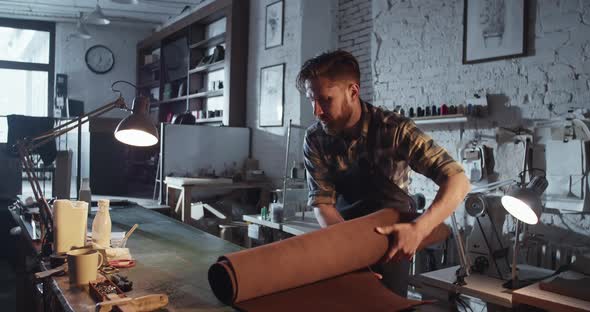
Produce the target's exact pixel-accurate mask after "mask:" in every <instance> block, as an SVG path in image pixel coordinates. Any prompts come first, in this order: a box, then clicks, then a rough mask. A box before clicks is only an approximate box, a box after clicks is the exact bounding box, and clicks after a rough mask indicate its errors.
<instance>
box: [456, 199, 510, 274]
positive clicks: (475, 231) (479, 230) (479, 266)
mask: <svg viewBox="0 0 590 312" xmlns="http://www.w3.org/2000/svg"><path fill="white" fill-rule="evenodd" d="M500 197H501V196H499V195H493V194H486V193H470V194H468V195H467V197H466V199H465V211H466V212H467V214H468V215H470V216H472V217H474V218H475V222H474V224H473V227H472V229H471V232H470V233H469V234H468V236H467V241H466V252H467V256H468V259H470V269H471V272H474V273H480V274H483V275H487V276H490V277H494V278H499V279H502V280H505V279H508V278H509V277H510V263H509V261H508V246H509V242H508V240H507V239H505V238H504V236H503V234H502V227H503V224H504V220H505V219H506V215H507V214H506V210H504V208H503V207H502V204H501V202H500Z"/></svg>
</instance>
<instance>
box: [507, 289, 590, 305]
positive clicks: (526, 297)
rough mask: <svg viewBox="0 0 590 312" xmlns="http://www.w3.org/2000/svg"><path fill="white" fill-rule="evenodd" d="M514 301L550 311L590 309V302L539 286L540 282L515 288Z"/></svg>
mask: <svg viewBox="0 0 590 312" xmlns="http://www.w3.org/2000/svg"><path fill="white" fill-rule="evenodd" d="M513 301H514V303H515V304H516V303H518V304H526V305H530V306H533V307H537V308H541V309H545V310H548V311H587V312H588V311H590V302H588V301H585V300H581V299H577V298H572V297H568V296H564V295H560V294H557V293H553V292H550V291H545V290H542V289H541V288H539V283H535V284H532V285H529V286H527V287H524V288H521V289H518V290H515V291H514V292H513Z"/></svg>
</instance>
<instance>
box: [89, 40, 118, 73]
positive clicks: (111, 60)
mask: <svg viewBox="0 0 590 312" xmlns="http://www.w3.org/2000/svg"><path fill="white" fill-rule="evenodd" d="M85 58H86V66H88V69H90V70H91V71H92V72H94V73H96V74H106V73H108V72H109V71H110V70H111V69H112V68H113V66H114V65H115V55H114V54H113V51H111V49H109V48H107V47H105V46H103V45H100V44H99V45H95V46H92V47H90V48H89V49H88V50H87V51H86V57H85Z"/></svg>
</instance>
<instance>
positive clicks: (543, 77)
mask: <svg viewBox="0 0 590 312" xmlns="http://www.w3.org/2000/svg"><path fill="white" fill-rule="evenodd" d="M531 3H535V5H534V6H532V7H531V9H532V10H534V12H532V13H533V15H534V18H533V19H532V20H533V22H534V24H532V25H531V26H532V27H531V30H532V31H534V37H535V38H534V44H533V48H534V51H532V53H533V55H531V56H528V57H522V58H516V59H511V60H502V61H495V62H486V63H481V64H475V65H463V64H462V63H461V58H462V45H463V25H462V20H463V0H444V1H440V0H420V1H410V0H405V1H393V0H389V1H387V0H375V1H373V16H374V31H373V37H374V38H373V47H372V50H373V78H374V82H375V86H374V93H375V96H374V98H375V102H376V103H377V104H379V105H385V106H387V107H393V105H402V106H406V108H409V107H412V106H417V105H426V104H430V105H440V104H441V103H443V102H444V103H452V104H459V103H464V101H465V98H466V97H468V96H470V95H472V94H473V93H475V92H477V91H479V90H483V91H485V92H486V93H501V94H505V95H506V96H507V97H508V99H509V103H508V104H509V105H512V106H518V107H519V108H520V110H521V111H522V116H523V117H525V118H549V117H550V116H551V115H550V112H549V109H548V108H549V106H550V105H552V106H553V107H554V108H555V111H556V112H557V113H563V112H566V111H567V109H568V108H569V107H571V106H576V107H589V106H590V101H589V100H588V99H589V98H590V1H583V0H566V1H555V0H539V1H531ZM406 110H407V109H406Z"/></svg>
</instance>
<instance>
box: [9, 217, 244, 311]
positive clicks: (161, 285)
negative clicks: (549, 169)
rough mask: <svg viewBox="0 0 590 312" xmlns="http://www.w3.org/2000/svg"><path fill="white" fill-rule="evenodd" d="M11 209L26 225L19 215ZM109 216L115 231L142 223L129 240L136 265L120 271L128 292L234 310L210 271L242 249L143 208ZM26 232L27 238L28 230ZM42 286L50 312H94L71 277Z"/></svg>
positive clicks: (178, 306) (177, 306)
mask: <svg viewBox="0 0 590 312" xmlns="http://www.w3.org/2000/svg"><path fill="white" fill-rule="evenodd" d="M11 212H12V214H13V217H14V218H15V220H16V221H17V222H18V223H19V224H21V227H22V220H20V216H18V215H17V214H16V213H15V212H14V211H11ZM111 219H112V223H113V231H127V230H129V229H130V228H131V226H133V224H135V223H137V224H139V227H138V228H137V230H136V231H135V232H134V234H133V235H132V236H131V238H130V239H129V241H128V243H127V247H129V249H130V250H131V254H132V255H133V257H134V258H135V259H136V260H137V265H136V266H135V267H134V268H130V269H122V270H121V272H120V273H122V274H124V275H127V276H128V277H129V280H131V281H133V290H132V291H131V292H129V293H127V295H128V296H131V297H137V296H142V295H146V294H152V293H165V294H167V295H168V297H169V300H170V303H169V304H168V306H167V311H231V308H230V307H226V306H224V305H223V304H221V303H220V302H219V301H218V300H217V299H216V298H215V296H214V295H213V293H212V292H211V289H210V288H209V283H208V279H207V271H208V269H209V266H210V265H211V264H212V263H214V262H215V261H216V260H217V257H218V256H220V255H223V254H225V253H229V252H234V251H237V250H239V249H240V247H238V246H237V245H234V244H232V243H229V242H227V241H224V240H222V239H220V238H218V237H215V236H212V235H210V234H208V233H205V232H203V231H201V230H198V229H196V228H194V227H191V226H189V225H186V224H183V223H181V222H178V221H176V220H174V219H172V218H169V217H166V216H164V215H162V214H159V213H157V212H154V211H150V210H148V209H146V208H142V207H139V206H132V207H122V208H118V207H114V208H113V209H112V210H111ZM19 220H20V222H19ZM89 224H92V222H91V220H89ZM22 235H23V236H29V231H28V230H23V231H22ZM44 289H45V297H46V298H45V300H44V301H45V304H44V305H45V306H46V307H47V306H50V307H51V309H50V310H51V311H60V310H61V311H94V305H95V302H94V301H93V300H92V299H91V298H90V296H89V295H88V294H87V293H86V292H83V291H81V290H79V289H78V288H71V287H70V285H69V281H68V276H67V275H66V276H60V277H53V278H49V279H47V280H46V282H45V283H44ZM47 297H52V298H47ZM48 301H50V302H49V303H48ZM55 305H59V307H56V306H55Z"/></svg>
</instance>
